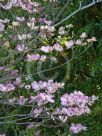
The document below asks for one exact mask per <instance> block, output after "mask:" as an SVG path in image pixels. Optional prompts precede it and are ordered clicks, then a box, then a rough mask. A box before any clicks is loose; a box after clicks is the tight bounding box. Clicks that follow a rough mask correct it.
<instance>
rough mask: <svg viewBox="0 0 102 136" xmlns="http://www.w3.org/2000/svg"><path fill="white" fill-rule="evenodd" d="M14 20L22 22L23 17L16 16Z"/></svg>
mask: <svg viewBox="0 0 102 136" xmlns="http://www.w3.org/2000/svg"><path fill="white" fill-rule="evenodd" d="M16 20H17V21H19V22H24V21H25V18H24V17H16Z"/></svg>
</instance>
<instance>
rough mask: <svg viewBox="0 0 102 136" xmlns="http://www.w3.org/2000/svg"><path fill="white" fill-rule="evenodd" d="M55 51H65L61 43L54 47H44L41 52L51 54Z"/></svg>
mask: <svg viewBox="0 0 102 136" xmlns="http://www.w3.org/2000/svg"><path fill="white" fill-rule="evenodd" d="M54 50H55V51H63V47H62V46H61V45H60V44H59V43H56V44H54V46H42V47H41V51H43V52H45V53H48V52H51V51H54Z"/></svg>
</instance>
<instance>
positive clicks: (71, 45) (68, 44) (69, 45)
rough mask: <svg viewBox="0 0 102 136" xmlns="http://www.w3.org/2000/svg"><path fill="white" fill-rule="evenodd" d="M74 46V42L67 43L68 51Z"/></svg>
mask: <svg viewBox="0 0 102 136" xmlns="http://www.w3.org/2000/svg"><path fill="white" fill-rule="evenodd" d="M74 44H75V42H74V41H73V40H70V41H68V42H65V46H66V47H67V49H69V48H72V47H73V45H74Z"/></svg>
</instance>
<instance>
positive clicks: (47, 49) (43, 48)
mask: <svg viewBox="0 0 102 136" xmlns="http://www.w3.org/2000/svg"><path fill="white" fill-rule="evenodd" d="M41 50H42V51H43V52H46V53H48V52H50V51H52V50H53V47H51V46H42V47H41Z"/></svg>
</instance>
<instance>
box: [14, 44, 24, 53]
mask: <svg viewBox="0 0 102 136" xmlns="http://www.w3.org/2000/svg"><path fill="white" fill-rule="evenodd" d="M16 49H17V50H18V51H20V52H22V51H24V49H25V47H24V45H23V44H22V45H19V44H18V45H17V46H16Z"/></svg>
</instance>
